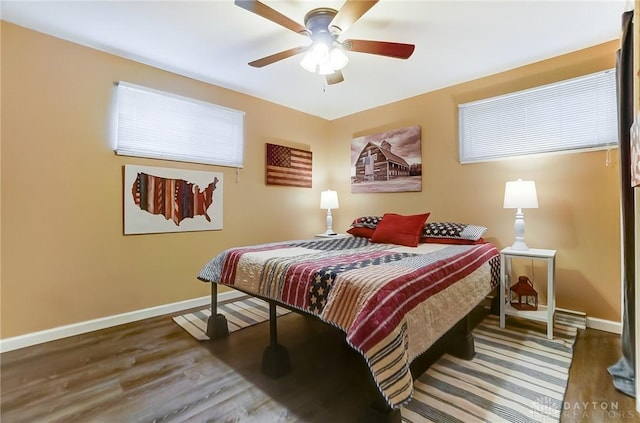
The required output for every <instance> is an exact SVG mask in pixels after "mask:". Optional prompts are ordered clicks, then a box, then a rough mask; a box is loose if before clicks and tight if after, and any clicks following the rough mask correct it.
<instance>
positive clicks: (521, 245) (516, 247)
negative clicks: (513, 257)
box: [511, 239, 529, 251]
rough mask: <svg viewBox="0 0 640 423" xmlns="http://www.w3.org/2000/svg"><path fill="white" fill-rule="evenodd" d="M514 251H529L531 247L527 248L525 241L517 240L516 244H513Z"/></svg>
mask: <svg viewBox="0 0 640 423" xmlns="http://www.w3.org/2000/svg"><path fill="white" fill-rule="evenodd" d="M511 249H512V250H517V251H527V250H529V247H527V244H525V243H524V241H521V240H519V239H518V240H516V242H514V243H513V245H512V246H511Z"/></svg>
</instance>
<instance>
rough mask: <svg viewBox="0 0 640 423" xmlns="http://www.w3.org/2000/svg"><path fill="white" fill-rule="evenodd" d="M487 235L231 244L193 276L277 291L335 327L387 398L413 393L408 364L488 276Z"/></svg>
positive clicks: (489, 282)
mask: <svg viewBox="0 0 640 423" xmlns="http://www.w3.org/2000/svg"><path fill="white" fill-rule="evenodd" d="M498 270H499V252H498V250H497V249H496V248H495V246H493V245H492V244H489V243H485V244H478V245H447V244H419V245H418V246H417V247H404V246H398V245H394V244H378V243H372V242H370V241H369V239H367V238H363V237H347V238H338V239H314V240H300V241H289V242H279V243H272V244H262V245H256V246H249V247H239V248H231V249H228V250H225V251H223V252H222V253H221V254H219V255H218V256H216V257H215V258H213V259H212V260H211V261H210V262H209V263H207V264H206V265H205V266H204V267H203V268H202V270H201V271H200V274H199V275H198V278H199V279H200V280H203V281H207V282H215V283H219V284H222V285H227V286H230V287H233V288H237V289H239V290H242V291H245V292H247V293H250V294H255V295H258V296H261V297H264V298H269V299H273V300H276V301H278V302H280V303H284V304H287V305H289V306H291V307H294V308H297V309H299V310H303V311H305V312H307V313H310V314H313V315H316V316H318V317H319V318H320V319H321V320H323V321H325V322H327V323H329V324H331V325H333V326H336V327H338V328H340V329H342V330H343V331H344V332H345V333H346V339H347V342H348V343H349V345H351V347H352V348H354V349H355V350H356V351H358V352H359V353H360V354H362V356H363V357H364V358H365V360H366V362H367V364H368V366H369V368H370V370H371V373H372V375H373V377H374V380H375V381H376V384H377V385H378V388H379V389H380V392H381V393H382V394H383V396H384V397H385V398H386V399H387V401H388V403H389V405H391V406H392V407H394V408H396V407H399V406H400V405H401V404H403V403H405V402H407V401H408V400H409V399H410V398H411V396H412V394H413V380H412V377H411V372H410V369H409V365H410V364H411V362H412V361H413V359H414V358H416V357H417V356H418V355H420V354H421V353H423V352H424V351H426V350H427V349H428V348H429V347H430V346H431V345H433V344H434V343H435V342H436V341H437V340H438V339H439V338H440V337H441V336H442V335H443V334H444V333H446V332H447V331H448V330H449V329H450V328H452V327H453V325H455V324H456V323H457V322H458V321H459V320H460V319H462V318H463V317H464V316H466V315H467V314H468V313H469V312H470V311H471V310H472V309H473V308H474V307H475V306H476V305H478V304H479V303H480V302H481V301H482V300H483V299H484V298H485V297H486V296H487V294H488V293H489V292H490V291H491V290H492V289H493V288H494V287H495V286H496V285H497V283H498V280H499V279H498V278H499V273H498Z"/></svg>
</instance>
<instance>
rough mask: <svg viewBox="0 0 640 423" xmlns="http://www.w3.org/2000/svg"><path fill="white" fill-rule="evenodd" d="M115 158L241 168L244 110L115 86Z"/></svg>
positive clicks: (167, 94) (122, 84)
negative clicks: (117, 155)
mask: <svg viewBox="0 0 640 423" xmlns="http://www.w3.org/2000/svg"><path fill="white" fill-rule="evenodd" d="M116 87H117V88H116V89H117V114H118V123H117V147H116V152H117V154H121V155H126V156H137V157H150V158H157V159H164V160H177V161H184V162H193V163H206V164H214V165H220V166H231V167H242V160H243V147H244V112H241V111H238V110H233V109H229V108H226V107H221V106H217V105H215V104H211V103H206V102H203V101H199V100H194V99H190V98H187V97H181V96H178V95H174V94H170V93H166V92H161V91H157V90H152V89H149V88H145V87H141V86H138V85H133V84H129V83H126V82H119V83H118V84H117V86H116Z"/></svg>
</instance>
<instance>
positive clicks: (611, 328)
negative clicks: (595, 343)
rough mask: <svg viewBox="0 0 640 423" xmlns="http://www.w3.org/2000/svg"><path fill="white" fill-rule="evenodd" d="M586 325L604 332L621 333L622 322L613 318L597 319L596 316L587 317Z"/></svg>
mask: <svg viewBox="0 0 640 423" xmlns="http://www.w3.org/2000/svg"><path fill="white" fill-rule="evenodd" d="M587 327H588V328H591V329H596V330H603V331H605V332H611V333H617V334H618V335H620V334H621V333H622V323H620V322H614V321H613V320H604V319H598V318H597V317H587Z"/></svg>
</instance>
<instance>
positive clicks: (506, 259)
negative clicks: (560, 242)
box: [500, 247, 556, 339]
mask: <svg viewBox="0 0 640 423" xmlns="http://www.w3.org/2000/svg"><path fill="white" fill-rule="evenodd" d="M513 258H526V259H532V260H544V261H546V263H547V305H546V306H544V305H538V310H535V311H525V310H518V309H516V308H514V307H512V306H511V304H510V302H509V296H508V290H509V288H510V287H508V286H507V287H506V286H505V280H506V275H511V260H512V259H513ZM555 272H556V250H541V249H538V248H531V249H529V250H526V251H520V250H513V249H512V248H511V247H507V248H505V249H503V250H502V251H500V327H501V328H504V325H505V317H506V316H508V315H512V316H519V317H524V318H526V319H531V320H537V321H541V322H547V338H549V339H553V316H554V313H555V311H556V295H555Z"/></svg>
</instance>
